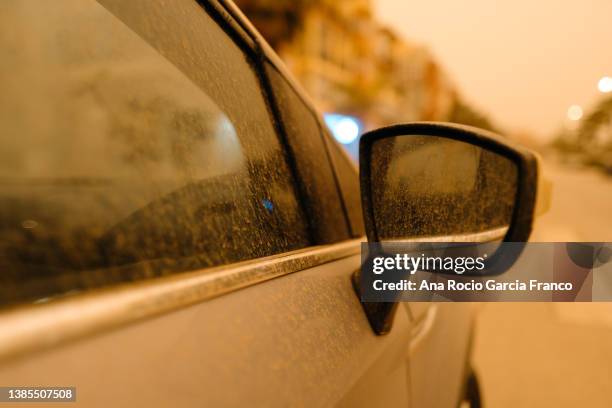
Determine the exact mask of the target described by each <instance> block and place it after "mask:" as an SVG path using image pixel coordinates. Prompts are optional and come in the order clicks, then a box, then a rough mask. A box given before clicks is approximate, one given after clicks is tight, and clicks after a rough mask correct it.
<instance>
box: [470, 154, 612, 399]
mask: <svg viewBox="0 0 612 408" xmlns="http://www.w3.org/2000/svg"><path fill="white" fill-rule="evenodd" d="M545 172H546V173H547V175H548V177H549V178H550V179H551V180H552V182H553V197H552V203H551V208H550V211H549V212H548V213H547V214H546V215H544V216H542V217H541V218H540V219H538V221H537V222H536V224H535V228H534V232H533V234H532V240H534V241H542V242H547V241H612V177H605V176H603V175H601V174H599V173H597V172H594V171H592V170H584V169H582V170H578V169H568V168H563V167H559V166H556V165H552V164H549V165H547V166H545ZM474 352H475V355H474V364H475V367H476V370H477V371H478V373H479V375H480V379H481V385H482V388H483V396H484V403H485V406H487V407H512V408H522V407H572V408H573V407H581V406H588V407H611V406H612V389H611V384H612V303H539V304H536V303H522V304H508V303H489V304H486V305H484V306H483V308H482V310H481V313H480V315H479V317H478V321H477V332H476V338H475V349H474Z"/></svg>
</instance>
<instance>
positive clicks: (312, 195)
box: [266, 63, 350, 244]
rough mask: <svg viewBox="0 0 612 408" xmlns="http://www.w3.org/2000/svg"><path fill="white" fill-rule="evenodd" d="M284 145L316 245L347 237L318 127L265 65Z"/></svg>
mask: <svg viewBox="0 0 612 408" xmlns="http://www.w3.org/2000/svg"><path fill="white" fill-rule="evenodd" d="M266 72H267V74H268V76H269V78H270V82H271V84H272V89H273V91H274V96H275V100H276V103H277V106H278V109H279V112H280V117H281V120H282V123H283V128H284V130H285V133H286V137H287V140H288V144H289V146H290V148H291V150H292V153H293V156H294V158H295V162H296V168H297V171H298V174H299V177H300V180H302V182H303V183H302V184H301V186H302V188H303V189H304V194H303V196H304V197H306V198H307V202H306V208H305V211H306V212H307V213H308V217H309V219H311V220H312V225H313V234H314V236H315V238H316V240H317V243H321V244H324V243H331V242H337V241H341V240H344V239H348V238H350V234H349V229H348V224H347V220H346V217H345V213H344V203H343V202H342V198H341V197H340V195H339V191H338V185H337V182H336V178H335V174H334V171H333V168H332V166H331V163H330V158H329V155H328V153H327V149H326V147H325V143H324V140H323V135H322V134H321V128H320V127H319V123H318V122H317V119H316V117H315V116H314V114H313V112H312V111H311V110H310V109H309V108H308V107H307V106H306V105H305V104H304V102H303V100H302V99H301V97H300V96H298V94H297V93H296V92H295V91H294V89H293V87H292V86H291V85H289V83H288V82H287V80H286V79H285V78H284V77H283V75H282V74H280V73H279V72H278V71H277V70H276V68H274V67H273V66H272V65H271V64H269V63H268V64H266Z"/></svg>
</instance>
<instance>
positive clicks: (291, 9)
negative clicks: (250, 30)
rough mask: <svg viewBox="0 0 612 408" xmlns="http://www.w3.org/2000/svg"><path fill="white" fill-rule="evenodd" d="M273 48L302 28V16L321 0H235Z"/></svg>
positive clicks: (289, 38)
mask: <svg viewBox="0 0 612 408" xmlns="http://www.w3.org/2000/svg"><path fill="white" fill-rule="evenodd" d="M235 3H236V5H237V6H238V7H239V8H240V9H241V10H242V12H243V13H244V14H246V15H247V16H248V17H249V20H251V22H252V23H253V25H254V26H255V27H256V28H257V30H259V32H260V33H261V35H263V37H264V38H265V39H266V40H267V41H268V43H269V44H270V45H271V46H272V48H274V49H278V46H279V45H280V44H281V43H282V42H288V41H290V40H291V39H292V38H293V36H294V35H295V33H296V32H298V31H299V30H300V29H301V28H302V23H303V22H304V16H305V15H306V13H307V12H308V10H309V9H310V8H311V7H314V6H317V5H319V4H320V3H322V0H235Z"/></svg>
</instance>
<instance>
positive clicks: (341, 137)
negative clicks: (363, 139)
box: [324, 113, 361, 144]
mask: <svg viewBox="0 0 612 408" xmlns="http://www.w3.org/2000/svg"><path fill="white" fill-rule="evenodd" d="M324 118H325V123H327V126H329V129H330V130H331V132H332V134H333V135H334V137H335V138H336V140H337V141H339V142H340V143H342V144H351V143H353V142H354V141H355V140H356V139H357V137H359V133H360V131H361V122H360V121H359V119H357V118H355V117H353V116H348V115H341V114H338V113H326V114H325V115H324Z"/></svg>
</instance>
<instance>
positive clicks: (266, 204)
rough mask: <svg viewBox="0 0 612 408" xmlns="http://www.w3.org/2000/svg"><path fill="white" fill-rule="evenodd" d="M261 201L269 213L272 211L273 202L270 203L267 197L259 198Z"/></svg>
mask: <svg viewBox="0 0 612 408" xmlns="http://www.w3.org/2000/svg"><path fill="white" fill-rule="evenodd" d="M261 203H262V204H263V206H264V208H265V209H266V210H268V212H269V213H271V212H272V211H274V203H272V201H270V200H268V199H267V198H264V199H263V200H261Z"/></svg>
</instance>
